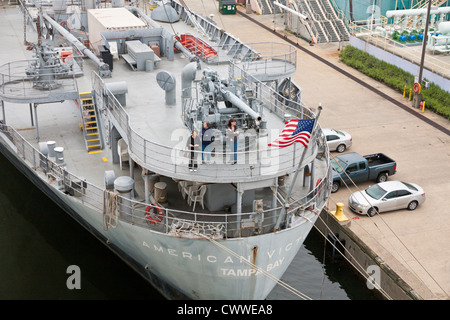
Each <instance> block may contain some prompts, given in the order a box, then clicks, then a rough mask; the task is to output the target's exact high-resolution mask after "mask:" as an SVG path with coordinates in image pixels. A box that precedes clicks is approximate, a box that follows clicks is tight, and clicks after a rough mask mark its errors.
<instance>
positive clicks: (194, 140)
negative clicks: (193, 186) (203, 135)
mask: <svg viewBox="0 0 450 320" xmlns="http://www.w3.org/2000/svg"><path fill="white" fill-rule="evenodd" d="M200 144H201V141H200V138H199V137H198V136H197V130H195V129H193V130H192V133H191V135H190V136H189V138H188V141H187V147H188V149H189V150H190V161H189V171H191V172H192V171H197V167H198V164H197V156H198V151H200V150H201V149H200Z"/></svg>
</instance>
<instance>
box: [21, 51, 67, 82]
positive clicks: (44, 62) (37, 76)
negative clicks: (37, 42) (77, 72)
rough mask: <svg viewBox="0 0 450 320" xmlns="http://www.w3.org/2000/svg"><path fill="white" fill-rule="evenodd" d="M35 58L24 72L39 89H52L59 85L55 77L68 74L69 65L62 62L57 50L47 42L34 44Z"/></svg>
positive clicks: (58, 77)
mask: <svg viewBox="0 0 450 320" xmlns="http://www.w3.org/2000/svg"><path fill="white" fill-rule="evenodd" d="M34 49H35V58H36V60H33V61H32V62H31V63H30V65H29V66H28V68H27V69H26V74H27V76H28V77H30V78H31V80H32V81H33V87H34V88H36V89H40V90H53V89H56V88H58V87H60V86H61V84H60V83H59V82H58V81H57V79H60V78H63V77H66V76H67V75H68V74H69V66H67V65H65V64H62V63H61V60H60V59H59V58H58V57H57V52H56V51H55V50H54V49H53V48H52V47H50V46H49V45H48V44H45V43H44V44H42V45H41V46H35V48H34Z"/></svg>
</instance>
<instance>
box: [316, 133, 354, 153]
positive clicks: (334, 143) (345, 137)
mask: <svg viewBox="0 0 450 320" xmlns="http://www.w3.org/2000/svg"><path fill="white" fill-rule="evenodd" d="M322 131H323V133H324V134H325V137H326V139H327V144H328V148H329V149H330V151H337V152H340V153H342V152H344V151H345V150H347V149H348V148H350V147H351V146H352V136H351V135H350V134H348V133H347V132H345V131H342V130H335V129H328V128H325V129H322Z"/></svg>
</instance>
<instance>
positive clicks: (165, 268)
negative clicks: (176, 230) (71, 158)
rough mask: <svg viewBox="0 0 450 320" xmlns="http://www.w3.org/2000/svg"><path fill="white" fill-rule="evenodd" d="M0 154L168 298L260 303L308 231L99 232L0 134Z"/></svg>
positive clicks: (307, 226) (123, 227)
mask: <svg viewBox="0 0 450 320" xmlns="http://www.w3.org/2000/svg"><path fill="white" fill-rule="evenodd" d="M0 137H1V139H0V142H1V143H0V150H1V152H2V153H3V154H4V155H5V156H6V157H7V158H8V159H9V161H10V162H11V163H13V164H14V165H15V166H16V167H17V168H18V169H19V170H20V171H21V172H22V173H23V174H24V175H25V176H26V177H27V178H28V179H30V181H31V182H33V183H34V184H35V185H36V186H37V187H38V188H39V189H40V190H42V191H43V192H44V193H45V194H46V195H47V196H48V197H49V198H50V199H52V200H53V201H54V202H55V203H56V204H57V205H58V206H60V207H61V208H62V209H63V210H65V211H66V212H67V213H68V214H69V215H70V216H72V217H73V218H74V219H75V220H76V221H78V222H79V223H80V224H81V225H82V226H84V227H85V228H86V229H87V230H89V231H90V232H91V233H92V234H93V235H94V236H96V237H97V238H98V239H99V240H100V241H101V242H102V243H104V244H105V245H106V246H107V247H108V248H109V249H111V250H112V251H113V252H114V253H116V254H117V255H118V256H119V257H120V258H121V259H123V260H124V261H125V262H126V263H128V264H129V265H130V266H131V267H132V268H133V269H134V270H135V271H136V272H138V273H139V274H140V275H141V276H143V277H144V278H145V279H146V280H148V281H149V282H150V283H151V284H152V285H153V286H154V287H155V288H157V289H158V290H159V291H160V292H161V294H163V295H164V296H165V297H167V298H169V299H222V300H227V299H232V300H236V299H249V300H250V299H257V300H260V299H265V297H266V296H267V295H268V294H269V293H270V291H271V290H272V289H273V287H274V286H275V285H276V281H277V280H278V279H280V278H281V276H282V275H283V273H284V272H285V271H286V269H287V267H288V266H289V264H290V263H291V261H292V260H293V258H294V257H295V255H296V254H297V252H298V250H299V248H300V247H301V245H302V243H303V241H304V240H305V238H306V236H307V235H308V233H309V231H310V230H311V228H312V227H313V224H314V222H315V220H316V219H317V216H316V215H315V214H313V213H310V216H304V217H297V218H296V220H294V221H293V222H292V224H291V227H290V228H288V229H285V230H282V231H279V232H274V233H269V234H264V235H259V236H253V237H246V238H230V239H227V240H217V241H215V240H214V241H212V240H208V239H205V238H195V234H193V235H192V237H193V238H188V237H179V236H173V235H168V234H162V233H158V232H155V231H152V230H149V229H146V228H143V227H141V226H137V225H133V224H131V223H128V222H124V221H119V224H118V225H117V227H115V228H109V229H108V230H106V231H105V230H104V229H103V223H102V219H103V216H102V214H101V212H98V211H96V210H94V209H92V208H90V207H89V206H88V205H85V204H83V203H81V201H80V200H79V199H78V198H76V197H73V196H70V195H67V194H65V193H64V192H61V191H60V190H58V188H57V186H56V185H55V184H49V183H48V182H47V181H46V180H45V179H44V178H43V176H41V175H40V174H38V173H37V171H35V170H33V168H31V167H30V166H29V165H28V164H27V163H26V162H24V161H23V160H22V159H21V157H20V156H18V154H17V150H15V149H16V148H15V146H13V145H12V144H11V142H10V141H9V139H8V138H7V137H6V136H5V135H4V134H0Z"/></svg>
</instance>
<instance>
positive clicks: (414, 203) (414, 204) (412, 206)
mask: <svg viewBox="0 0 450 320" xmlns="http://www.w3.org/2000/svg"><path fill="white" fill-rule="evenodd" d="M418 206H419V203H418V202H417V201H415V200H414V201H411V202H410V203H409V204H408V210H411V211H412V210H415V209H416V208H417V207H418Z"/></svg>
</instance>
